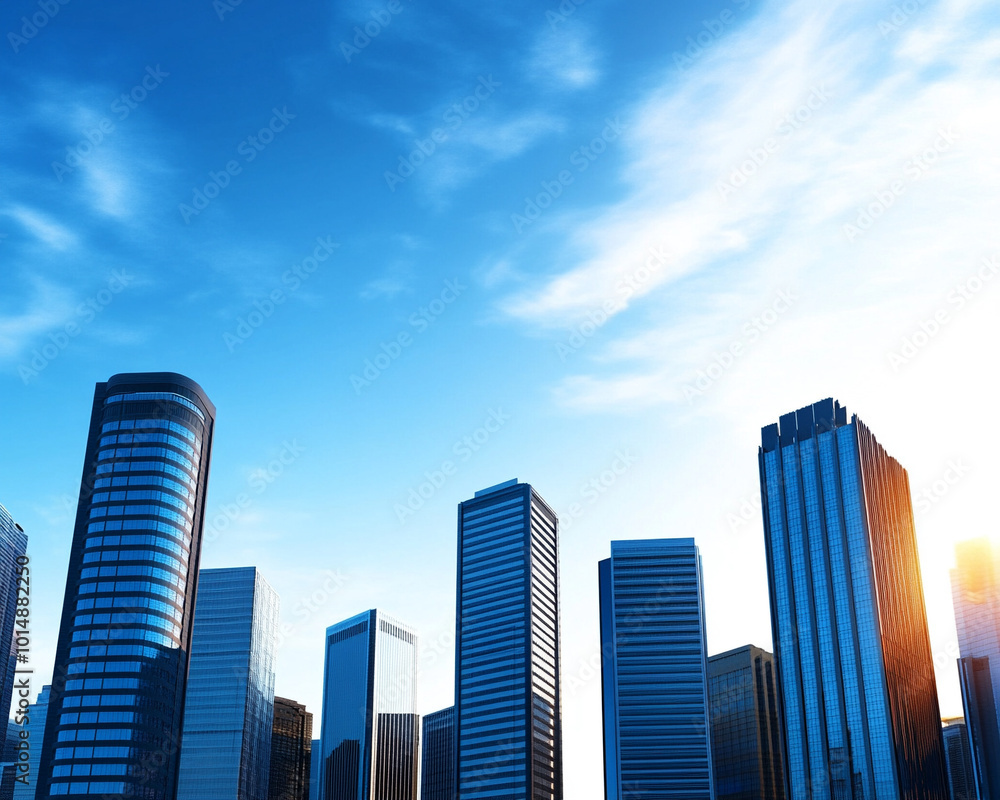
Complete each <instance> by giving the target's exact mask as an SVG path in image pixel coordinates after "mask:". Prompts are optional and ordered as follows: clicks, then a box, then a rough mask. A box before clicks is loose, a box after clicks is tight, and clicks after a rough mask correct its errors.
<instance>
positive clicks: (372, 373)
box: [351, 278, 467, 395]
mask: <svg viewBox="0 0 1000 800" xmlns="http://www.w3.org/2000/svg"><path fill="white" fill-rule="evenodd" d="M466 288H467V287H466V286H464V285H463V284H461V283H460V282H459V280H458V278H455V279H454V280H447V281H445V282H444V289H442V290H441V292H440V293H439V294H438V296H437V297H435V298H434V299H433V300H431V301H430V302H429V303H427V305H423V306H420V308H418V309H417V310H416V311H414V312H413V313H412V314H410V316H409V317H408V318H407V322H408V323H409V325H410V327H409V328H408V329H405V330H402V331H400V332H399V333H397V334H396V336H395V337H394V338H392V339H390V340H389V341H388V342H382V343H381V344H380V345H379V352H378V353H376V354H375V355H374V356H372V357H371V358H366V359H365V363H364V366H363V369H362V370H361V374H360V375H359V374H358V373H354V374H352V375H351V386H352V387H353V388H354V393H355V394H358V395H360V394H361V392H362V391H363V390H364V389H366V388H367V387H369V386H371V385H372V384H373V383H374V382H375V381H377V380H378V379H379V378H380V377H382V374H383V373H384V372H385V371H386V370H387V369H389V367H391V366H392V365H393V364H394V363H396V361H397V360H398V359H399V358H400V356H402V355H403V352H404V351H405V350H406V349H407V348H409V347H411V346H412V345H413V343H414V342H415V341H416V338H415V336H419V335H420V334H422V333H425V332H427V331H428V330H430V328H431V326H432V325H433V324H434V323H435V322H437V321H438V320H439V319H440V318H441V315H442V314H444V312H445V311H447V310H448V307H449V306H450V305H451V304H452V303H454V302H455V301H456V300H458V298H459V297H461V295H462V292H464V291H465V290H466Z"/></svg>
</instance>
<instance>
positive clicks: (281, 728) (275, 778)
mask: <svg viewBox="0 0 1000 800" xmlns="http://www.w3.org/2000/svg"><path fill="white" fill-rule="evenodd" d="M312 729H313V715H312V714H310V713H309V712H308V711H306V707H305V706H304V705H302V704H301V703H296V702H295V701H294V700H288V699H287V698H284V697H275V698H274V727H273V728H272V732H271V777H270V779H269V782H268V800H309V778H310V776H309V770H310V767H311V762H312Z"/></svg>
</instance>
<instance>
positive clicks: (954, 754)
mask: <svg viewBox="0 0 1000 800" xmlns="http://www.w3.org/2000/svg"><path fill="white" fill-rule="evenodd" d="M944 757H945V762H946V764H947V766H948V792H949V795H948V796H949V797H950V798H951V800H980V799H979V792H978V789H977V787H976V774H975V772H974V770H973V767H972V748H971V747H970V746H969V730H968V728H966V726H965V720H963V719H950V720H945V721H944Z"/></svg>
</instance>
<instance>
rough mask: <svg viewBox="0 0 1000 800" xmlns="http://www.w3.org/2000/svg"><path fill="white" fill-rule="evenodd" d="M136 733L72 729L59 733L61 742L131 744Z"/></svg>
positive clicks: (122, 730)
mask: <svg viewBox="0 0 1000 800" xmlns="http://www.w3.org/2000/svg"><path fill="white" fill-rule="evenodd" d="M135 734H136V732H135V731H134V730H132V729H131V728H75V729H74V728H70V729H68V730H64V731H59V737H58V741H60V742H93V741H95V740H98V739H101V740H103V739H107V740H108V741H110V742H115V741H119V742H129V741H131V740H132V739H133V737H135Z"/></svg>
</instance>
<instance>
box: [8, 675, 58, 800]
mask: <svg viewBox="0 0 1000 800" xmlns="http://www.w3.org/2000/svg"><path fill="white" fill-rule="evenodd" d="M51 690H52V687H51V686H43V687H42V691H41V692H39V693H38V699H37V700H35V702H34V703H32V704H31V705H30V706H28V721H27V722H26V723H25V725H24V731H25V732H26V733H27V734H28V738H27V742H28V771H27V774H25V773H18V774H19V775H24V776H25V778H26V780H24V781H20V780H19V781H18V782H17V783H15V784H14V800H35V788H36V787H37V786H38V764H39V762H40V761H41V757H42V739H43V738H44V736H45V715H46V713H47V712H48V708H49V692H50V691H51Z"/></svg>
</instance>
